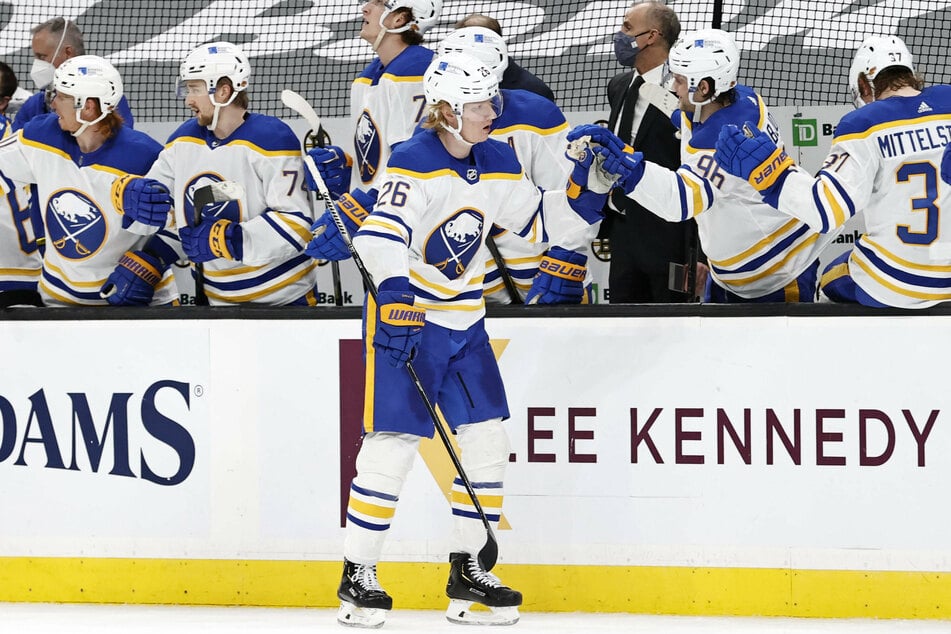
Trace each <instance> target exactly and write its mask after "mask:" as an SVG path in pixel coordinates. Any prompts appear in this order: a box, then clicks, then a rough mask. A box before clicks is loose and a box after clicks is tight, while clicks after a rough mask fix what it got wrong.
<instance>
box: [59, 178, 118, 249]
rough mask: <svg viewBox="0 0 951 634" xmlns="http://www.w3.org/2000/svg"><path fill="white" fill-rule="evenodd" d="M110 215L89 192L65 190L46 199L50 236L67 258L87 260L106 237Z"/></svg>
mask: <svg viewBox="0 0 951 634" xmlns="http://www.w3.org/2000/svg"><path fill="white" fill-rule="evenodd" d="M106 229H107V227H106V219H105V217H104V216H103V215H102V210H101V209H99V206H98V205H97V204H96V203H95V202H93V200H92V199H91V198H90V197H89V196H87V195H86V194H84V193H82V192H80V191H76V190H74V189H66V190H61V191H58V192H56V193H55V194H53V195H52V196H50V197H49V200H48V201H47V203H46V231H47V233H48V235H47V240H48V242H49V243H50V244H52V245H53V247H54V248H55V249H56V251H57V252H58V253H59V254H60V255H62V256H63V257H64V258H67V259H70V260H84V259H86V258H88V257H89V256H91V255H93V254H95V253H96V252H97V251H98V250H99V248H100V247H102V245H103V243H104V242H105V241H106Z"/></svg>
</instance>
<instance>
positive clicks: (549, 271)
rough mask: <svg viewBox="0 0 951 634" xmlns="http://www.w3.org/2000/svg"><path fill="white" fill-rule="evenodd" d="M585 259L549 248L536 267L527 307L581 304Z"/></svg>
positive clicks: (577, 254)
mask: <svg viewBox="0 0 951 634" xmlns="http://www.w3.org/2000/svg"><path fill="white" fill-rule="evenodd" d="M587 262H588V256H586V255H585V254H583V253H577V252H575V251H569V250H567V249H562V248H561V247H551V248H550V249H548V253H547V254H546V255H545V257H543V258H542V261H541V263H540V264H539V265H538V273H536V274H535V279H534V280H533V281H532V288H531V290H529V291H528V296H527V297H526V298H525V303H526V304H583V303H585V302H584V296H585V289H584V278H585V273H586V272H587V268H586V266H585V265H586V264H587Z"/></svg>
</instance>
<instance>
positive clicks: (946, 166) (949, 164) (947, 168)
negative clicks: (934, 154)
mask: <svg viewBox="0 0 951 634" xmlns="http://www.w3.org/2000/svg"><path fill="white" fill-rule="evenodd" d="M941 180H943V181H944V182H946V183H948V184H949V185H951V144H948V145H946V146H944V154H942V155H941Z"/></svg>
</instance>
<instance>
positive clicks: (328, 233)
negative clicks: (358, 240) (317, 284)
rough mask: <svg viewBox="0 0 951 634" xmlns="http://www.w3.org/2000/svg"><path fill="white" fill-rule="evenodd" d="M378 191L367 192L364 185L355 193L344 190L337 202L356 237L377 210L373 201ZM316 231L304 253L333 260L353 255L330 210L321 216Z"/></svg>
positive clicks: (314, 228)
mask: <svg viewBox="0 0 951 634" xmlns="http://www.w3.org/2000/svg"><path fill="white" fill-rule="evenodd" d="M376 195H377V191H376V190H375V189H371V190H370V191H369V192H364V191H363V190H360V189H355V190H353V193H352V194H344V195H343V196H341V197H340V199H339V200H338V201H337V202H336V203H335V204H336V206H337V212H338V213H339V215H340V218H341V220H343V224H344V225H346V227H347V233H348V234H350V237H351V238H353V235H354V234H355V233H356V232H357V231H358V230H359V229H360V227H361V226H362V225H363V221H364V220H366V217H367V216H369V215H370V212H371V211H373V205H374V204H376ZM310 231H311V233H312V234H313V235H314V237H313V239H312V240H311V241H310V242H308V243H307V247H306V248H305V249H304V253H306V254H307V255H309V256H310V257H312V258H314V259H315V260H330V261H332V262H334V261H339V260H346V259H347V258H349V257H350V249H348V248H347V243H346V242H345V241H344V239H343V236H342V235H340V231H339V230H338V229H337V225H336V223H335V222H334V221H333V218H332V217H331V215H330V212H329V211H325V212H324V214H323V215H322V216H321V217H320V218H318V219H317V222H315V223H314V224H313V226H312V227H311V228H310Z"/></svg>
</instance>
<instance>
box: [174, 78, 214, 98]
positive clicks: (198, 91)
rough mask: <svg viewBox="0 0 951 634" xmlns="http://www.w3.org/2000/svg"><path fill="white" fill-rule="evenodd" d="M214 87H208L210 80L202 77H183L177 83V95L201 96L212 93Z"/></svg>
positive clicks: (182, 96) (181, 96) (179, 96)
mask: <svg viewBox="0 0 951 634" xmlns="http://www.w3.org/2000/svg"><path fill="white" fill-rule="evenodd" d="M214 92H215V91H214V89H209V88H208V82H206V81H204V80H200V79H181V78H179V79H178V81H177V82H176V83H175V95H176V96H177V97H178V98H179V99H184V98H185V97H199V96H201V95H210V94H212V93H214Z"/></svg>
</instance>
